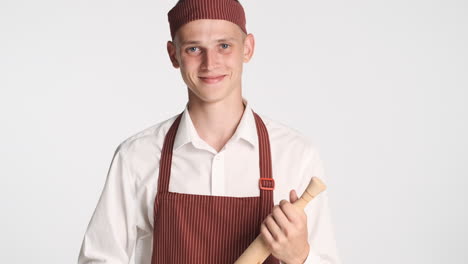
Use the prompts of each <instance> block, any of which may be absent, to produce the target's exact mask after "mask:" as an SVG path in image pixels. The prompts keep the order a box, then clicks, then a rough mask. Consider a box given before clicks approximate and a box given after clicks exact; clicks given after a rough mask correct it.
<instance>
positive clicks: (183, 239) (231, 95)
mask: <svg viewBox="0 0 468 264" xmlns="http://www.w3.org/2000/svg"><path fill="white" fill-rule="evenodd" d="M168 17H169V23H170V28H171V36H172V41H168V43H167V50H168V54H169V58H170V60H171V62H172V65H173V66H174V67H175V68H177V69H180V72H181V75H182V78H183V80H184V82H185V83H186V84H187V91H188V102H187V104H186V107H185V110H184V111H183V112H182V113H181V114H180V115H176V116H173V117H171V118H169V119H167V120H165V121H163V122H160V123H158V124H156V125H154V126H152V127H149V128H147V129H145V130H143V131H140V132H139V133H137V134H135V135H133V136H131V137H129V138H128V139H126V140H125V141H124V142H122V143H121V144H120V145H119V146H118V148H117V150H116V152H115V153H114V158H113V160H112V164H111V166H110V169H109V172H108V176H107V180H106V183H105V187H104V189H103V192H102V194H101V197H100V199H99V202H98V205H97V207H96V209H95V212H94V214H93V217H92V219H91V221H90V223H89V226H88V229H87V231H86V234H85V237H84V240H83V244H82V248H81V252H80V256H79V260H78V263H79V264H84V263H122V264H123V263H128V262H129V259H130V257H131V254H132V252H133V250H134V249H135V260H136V263H138V264H140V263H144V264H150V263H151V264H155V263H233V262H234V261H235V260H236V259H237V258H238V257H239V256H240V255H241V254H242V252H243V251H244V250H245V249H246V248H247V247H248V245H249V244H250V243H251V242H252V241H253V240H254V239H255V238H256V236H257V235H258V234H261V235H262V237H263V239H264V240H265V242H266V243H267V245H268V246H269V248H270V250H271V252H272V254H271V255H270V257H269V258H268V259H267V260H266V261H265V262H264V263H288V264H294V263H314V264H315V263H333V264H335V263H340V260H339V257H338V254H337V250H336V246H335V240H334V232H333V227H332V224H331V220H330V213H329V207H328V198H327V191H325V192H323V193H321V194H320V195H319V196H317V197H316V198H315V199H314V200H312V201H311V202H310V204H309V205H308V206H307V207H306V209H305V212H299V211H297V210H296V209H295V208H293V207H292V204H291V203H293V202H294V201H296V200H297V199H298V198H297V196H298V193H299V194H302V192H303V191H304V189H305V188H306V186H307V184H308V183H309V181H310V179H311V177H312V176H317V177H319V178H321V179H322V180H323V179H324V172H323V166H322V163H321V159H320V157H319V155H318V151H317V149H316V148H315V147H314V146H313V145H312V144H311V143H310V142H309V141H308V140H307V139H306V138H305V137H304V136H302V135H301V134H300V133H299V132H297V131H296V130H293V129H291V128H288V127H286V126H284V125H282V124H280V123H278V122H275V121H273V120H271V119H269V118H267V117H265V116H263V115H262V116H260V115H259V114H257V113H256V112H254V111H253V110H252V109H251V107H250V105H249V102H248V101H247V100H246V99H245V98H244V97H243V96H242V85H241V80H242V66H243V63H247V62H248V61H249V60H250V59H251V58H252V55H253V53H254V47H255V41H254V36H253V35H252V34H247V31H246V28H245V15H244V11H243V8H242V6H241V5H240V3H239V2H238V1H235V0H185V1H179V2H178V3H177V4H176V6H175V7H174V8H172V9H171V11H169V13H168ZM324 181H325V182H326V179H325V180H324ZM296 190H297V192H296ZM288 198H289V201H288V200H287V199H288Z"/></svg>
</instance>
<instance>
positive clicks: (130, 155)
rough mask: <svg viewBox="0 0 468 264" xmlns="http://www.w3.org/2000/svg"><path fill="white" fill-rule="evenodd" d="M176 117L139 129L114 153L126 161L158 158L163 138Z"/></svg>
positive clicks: (121, 143)
mask: <svg viewBox="0 0 468 264" xmlns="http://www.w3.org/2000/svg"><path fill="white" fill-rule="evenodd" d="M177 116H178V114H177V115H174V116H172V117H170V118H168V119H166V120H163V121H161V122H158V123H156V124H153V125H151V126H149V127H146V128H144V129H141V130H140V131H137V132H135V133H134V134H132V135H130V136H128V137H127V138H125V139H124V140H123V141H122V142H120V144H119V145H118V146H117V148H116V150H115V153H119V154H120V155H122V156H124V157H125V159H127V160H129V159H130V160H132V161H133V162H138V159H143V158H145V157H146V158H154V157H155V156H159V155H160V152H161V150H162V146H163V143H164V137H165V135H166V133H167V131H168V130H169V128H170V127H171V125H172V123H174V121H175V119H176V118H177Z"/></svg>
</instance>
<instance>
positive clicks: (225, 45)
mask: <svg viewBox="0 0 468 264" xmlns="http://www.w3.org/2000/svg"><path fill="white" fill-rule="evenodd" d="M230 46H231V45H229V44H227V43H223V44H221V47H223V49H227V48H229V47H230Z"/></svg>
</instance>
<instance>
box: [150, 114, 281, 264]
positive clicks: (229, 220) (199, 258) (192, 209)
mask: <svg viewBox="0 0 468 264" xmlns="http://www.w3.org/2000/svg"><path fill="white" fill-rule="evenodd" d="M252 112H253V111H252ZM253 114H254V117H255V124H256V128H257V135H258V139H259V155H260V159H259V161H260V162H259V166H260V177H259V188H260V196H255V197H228V196H213V195H195V194H184V193H173V192H169V191H168V190H169V178H170V174H171V162H172V149H173V144H174V139H175V135H176V133H177V128H178V127H179V123H180V120H181V117H182V114H180V115H179V116H178V117H177V118H176V120H175V121H174V123H173V124H172V126H171V127H170V129H169V131H168V132H167V134H166V136H165V139H164V145H163V149H162V152H161V159H160V166H159V179H158V191H157V194H156V198H155V204H154V232H153V252H152V259H151V264H168V263H177V264H185V263H200V264H231V263H234V261H236V260H237V258H238V257H239V256H240V255H241V254H242V253H243V252H244V250H245V249H246V248H247V247H248V246H249V245H250V243H251V242H252V241H253V240H254V239H255V238H256V237H257V236H258V235H259V234H260V225H261V223H262V222H263V220H264V219H265V218H266V217H267V216H268V214H270V213H271V209H272V208H273V189H274V180H273V178H272V172H271V153H270V142H269V137H268V132H267V130H266V127H265V124H264V123H263V121H262V119H261V118H260V117H259V116H258V115H257V114H256V113H255V112H253ZM263 263H268V264H279V260H278V259H276V258H275V257H274V256H273V255H270V256H269V257H268V259H266V260H265V262H263Z"/></svg>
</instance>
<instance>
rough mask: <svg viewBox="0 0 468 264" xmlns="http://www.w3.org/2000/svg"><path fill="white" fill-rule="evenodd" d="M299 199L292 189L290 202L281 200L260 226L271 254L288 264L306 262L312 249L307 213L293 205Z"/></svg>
mask: <svg viewBox="0 0 468 264" xmlns="http://www.w3.org/2000/svg"><path fill="white" fill-rule="evenodd" d="M297 199H298V198H297V194H296V191H295V190H291V191H290V193H289V200H290V202H288V201H286V200H281V202H280V204H279V205H276V206H274V207H273V209H272V212H271V214H270V215H268V216H267V218H265V220H264V221H263V223H262V225H261V226H260V232H261V234H262V236H263V239H264V241H265V243H266V244H267V245H268V248H269V249H270V251H271V254H273V256H274V257H276V258H277V259H279V260H281V261H283V262H285V263H287V264H296V263H300V264H302V263H304V261H305V260H306V258H307V256H308V255H309V249H310V247H309V243H308V241H307V235H308V232H307V215H306V214H305V212H304V211H303V210H300V209H297V208H295V207H294V206H293V205H292V203H294V202H295V201H296V200H297Z"/></svg>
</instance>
